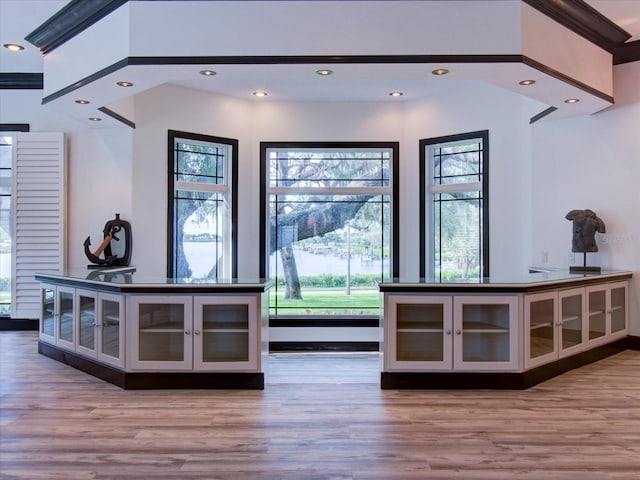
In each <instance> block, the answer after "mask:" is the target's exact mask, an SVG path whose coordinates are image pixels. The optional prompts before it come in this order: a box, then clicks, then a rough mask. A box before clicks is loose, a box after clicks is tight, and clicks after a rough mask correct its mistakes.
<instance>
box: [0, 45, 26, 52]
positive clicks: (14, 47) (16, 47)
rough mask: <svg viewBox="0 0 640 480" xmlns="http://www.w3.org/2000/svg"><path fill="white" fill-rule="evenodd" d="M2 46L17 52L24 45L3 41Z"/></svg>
mask: <svg viewBox="0 0 640 480" xmlns="http://www.w3.org/2000/svg"><path fill="white" fill-rule="evenodd" d="M3 47H4V48H7V49H9V50H11V51H12V52H19V51H20V50H24V47H23V46H22V45H18V44H17V43H5V44H4V45H3Z"/></svg>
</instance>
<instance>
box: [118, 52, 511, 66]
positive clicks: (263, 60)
mask: <svg viewBox="0 0 640 480" xmlns="http://www.w3.org/2000/svg"><path fill="white" fill-rule="evenodd" d="M520 61H522V55H513V54H505V55H262V56H243V55H238V56H197V57H129V59H128V64H129V65H304V64H315V63H323V64H339V63H344V64H356V63H358V64H375V63H382V64H393V63H424V64H428V63H435V64H437V63H518V62H520Z"/></svg>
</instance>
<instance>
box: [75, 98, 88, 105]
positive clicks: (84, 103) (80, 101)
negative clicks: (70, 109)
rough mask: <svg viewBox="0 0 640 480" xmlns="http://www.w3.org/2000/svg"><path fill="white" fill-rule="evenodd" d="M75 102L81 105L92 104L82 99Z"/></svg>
mask: <svg viewBox="0 0 640 480" xmlns="http://www.w3.org/2000/svg"><path fill="white" fill-rule="evenodd" d="M75 102H76V103H79V104H80V105H86V104H87V103H91V102H90V101H89V100H82V99H80V100H76V101H75Z"/></svg>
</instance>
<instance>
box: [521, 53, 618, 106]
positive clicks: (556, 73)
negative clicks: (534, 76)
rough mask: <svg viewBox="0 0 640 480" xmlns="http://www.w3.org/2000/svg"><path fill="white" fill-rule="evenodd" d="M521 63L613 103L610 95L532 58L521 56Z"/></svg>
mask: <svg viewBox="0 0 640 480" xmlns="http://www.w3.org/2000/svg"><path fill="white" fill-rule="evenodd" d="M522 63H524V64H525V65H528V66H530V67H532V68H535V69H536V70H539V71H541V72H543V73H546V74H547V75H549V76H551V77H554V78H557V79H558V80H561V81H563V82H564V83H567V84H569V85H572V86H574V87H576V88H579V89H580V90H582V91H584V92H587V93H588V94H590V95H593V96H595V97H598V98H601V99H602V100H605V101H607V102H609V103H614V102H613V97H612V96H611V95H607V94H606V93H604V92H601V91H600V90H598V89H595V88H593V87H590V86H589V85H587V84H586V83H582V82H581V81H579V80H576V79H575V78H572V77H570V76H568V75H565V74H564V73H562V72H559V71H558V70H555V69H553V68H551V67H548V66H547V65H544V64H543V63H540V62H538V61H536V60H534V59H532V58H529V57H527V56H524V55H523V56H522Z"/></svg>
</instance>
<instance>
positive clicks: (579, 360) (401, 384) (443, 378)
mask: <svg viewBox="0 0 640 480" xmlns="http://www.w3.org/2000/svg"><path fill="white" fill-rule="evenodd" d="M634 338H637V337H634ZM629 343H630V342H629V339H628V338H624V339H622V340H618V341H616V342H613V343H610V344H607V345H603V346H600V347H596V348H593V349H591V350H588V351H586V352H582V353H578V354H576V355H573V356H571V357H567V358H562V359H560V360H557V361H555V362H553V363H549V364H547V365H542V366H540V367H537V368H534V369H532V370H528V371H526V372H522V373H502V372H483V373H475V372H382V373H381V376H380V387H381V388H383V389H425V390H427V389H433V390H438V389H480V388H492V389H504V390H524V389H527V388H529V387H532V386H534V385H537V384H538V383H542V382H544V381H546V380H549V379H551V378H554V377H557V376H558V375H561V374H563V373H566V372H568V371H570V370H573V369H575V368H578V367H582V366H584V365H588V364H590V363H593V362H597V361H598V360H602V359H603V358H606V357H609V356H611V355H615V354H616V353H620V352H622V351H624V350H627V349H628V348H629Z"/></svg>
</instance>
